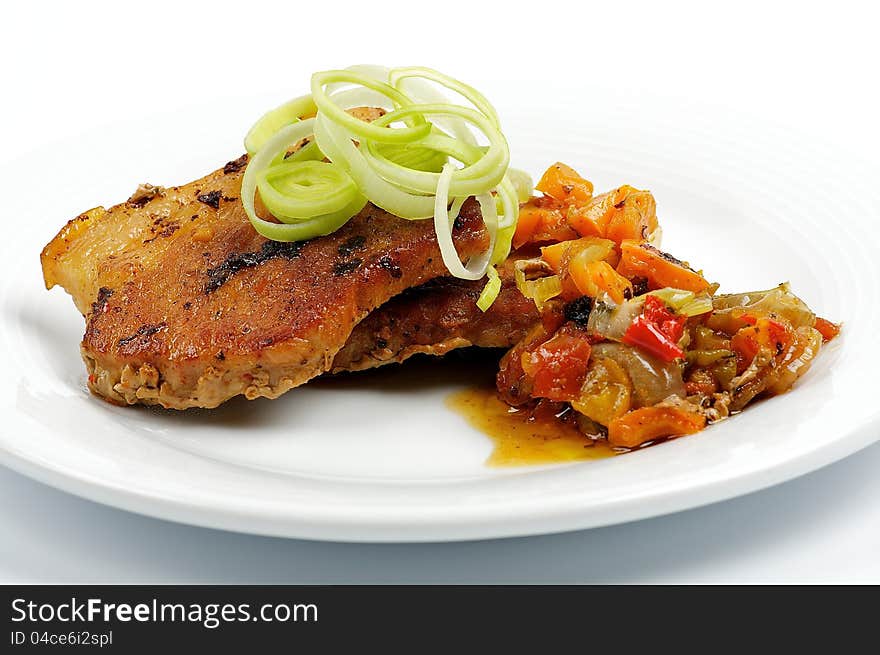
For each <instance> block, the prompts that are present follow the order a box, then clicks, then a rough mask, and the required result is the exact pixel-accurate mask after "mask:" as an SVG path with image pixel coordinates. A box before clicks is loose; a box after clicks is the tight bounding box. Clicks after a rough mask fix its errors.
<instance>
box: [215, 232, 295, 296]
mask: <svg viewBox="0 0 880 655" xmlns="http://www.w3.org/2000/svg"><path fill="white" fill-rule="evenodd" d="M306 243H307V242H306V241H292V242H286V241H266V242H265V243H264V244H263V245H262V247H261V248H260V250H259V251H257V252H242V253H235V254H231V255H229V256H228V257H227V258H226V259H225V260H224V261H223V263H222V264H220V265H219V266H215V267H213V268H209V269H208V272H207V275H208V282H207V284H205V293H206V294H207V293H212V292H214V291H216V290H217V289H219V288H220V287H222V286H223V285H224V284H226V282H227V281H228V280H229V278H231V277H232V276H233V275H235V274H236V273H238V272H239V271H241V270H244V269H246V268H253V267H254V266H259V265H260V264H262V263H263V262H267V261H269V260H270V259H275V258H276V257H283V258H284V259H296V258H297V257H299V255H300V252H301V251H302V248H303V246H304V245H305V244H306Z"/></svg>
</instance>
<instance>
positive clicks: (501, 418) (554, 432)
mask: <svg viewBox="0 0 880 655" xmlns="http://www.w3.org/2000/svg"><path fill="white" fill-rule="evenodd" d="M447 405H448V406H449V407H450V408H451V409H452V410H454V411H456V412H458V413H459V414H461V415H462V416H463V417H464V418H465V419H467V421H468V423H470V424H471V425H472V426H473V427H475V428H476V429H478V430H480V431H481V432H483V433H485V434H486V435H488V436H489V437H490V438H491V439H492V442H493V443H494V444H495V448H494V450H493V451H492V454H491V455H490V456H489V459H488V460H487V461H486V463H487V464H488V465H489V466H527V465H538V464H557V463H562V462H574V461H582V460H592V459H603V458H605V457H611V456H612V455H616V454H617V451H615V450H614V449H613V448H612V447H611V446H609V445H608V443H607V442H605V441H594V440H593V439H590V438H589V437H587V436H585V435H584V434H583V433H582V432H581V431H580V430H578V429H577V427H576V426H575V425H573V424H572V423H570V422H568V421H562V420H559V419H558V418H556V417H555V416H552V415H550V416H548V417H535V416H532V414H531V412H529V411H527V410H517V409H514V408H512V407H510V406H509V405H508V404H507V403H505V402H504V401H502V400H501V399H500V398H498V395H497V393H496V391H495V389H494V387H474V388H470V389H465V390H463V391H458V392H456V393H454V394H452V395H451V396H450V397H449V398H448V400H447Z"/></svg>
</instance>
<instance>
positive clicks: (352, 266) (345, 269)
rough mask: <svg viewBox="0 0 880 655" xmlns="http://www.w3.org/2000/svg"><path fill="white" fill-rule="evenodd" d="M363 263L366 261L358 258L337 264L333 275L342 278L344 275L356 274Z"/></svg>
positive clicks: (334, 266)
mask: <svg viewBox="0 0 880 655" xmlns="http://www.w3.org/2000/svg"><path fill="white" fill-rule="evenodd" d="M363 263H364V260H363V259H360V258H358V257H355V258H354V259H349V260H347V261H344V262H336V264H334V265H333V275H335V276H336V277H341V276H343V275H348V274H349V273H354V272H355V271H356V270H357V269H358V268H360V265H361V264H363Z"/></svg>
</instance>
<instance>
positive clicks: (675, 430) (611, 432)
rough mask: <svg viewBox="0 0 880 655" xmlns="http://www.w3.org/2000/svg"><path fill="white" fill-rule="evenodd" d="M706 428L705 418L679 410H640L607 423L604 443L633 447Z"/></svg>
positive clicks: (647, 408) (651, 408)
mask: <svg viewBox="0 0 880 655" xmlns="http://www.w3.org/2000/svg"><path fill="white" fill-rule="evenodd" d="M704 427H706V417H705V416H703V415H702V414H699V413H697V412H690V411H688V410H686V409H682V408H679V407H642V408H640V409H635V410H633V411H631V412H628V413H627V414H624V415H623V416H621V417H619V418H616V419H614V420H613V421H611V424H610V425H609V426H608V442H609V443H610V444H611V445H612V446H620V447H623V448H636V447H638V446H641V445H642V444H643V443H645V442H647V441H653V440H654V439H659V438H661V437H681V436H684V435H686V434H694V433H695V432H699V431H700V430H702V429H703V428H704Z"/></svg>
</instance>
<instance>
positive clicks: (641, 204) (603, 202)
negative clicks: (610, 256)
mask: <svg viewBox="0 0 880 655" xmlns="http://www.w3.org/2000/svg"><path fill="white" fill-rule="evenodd" d="M568 222H569V223H570V224H571V226H572V227H573V228H574V229H575V231H576V232H577V233H578V234H580V235H582V236H590V235H593V234H598V235H599V236H602V237H605V238H607V239H611V240H612V241H614V242H615V243H618V244H619V243H620V242H622V241H624V240H625V239H635V240H636V241H642V240H644V239H645V238H647V237H648V235H650V234H651V233H652V232H653V231H654V230H656V229H657V225H658V223H657V204H656V202H655V201H654V196H653V195H651V192H650V191H642V190H639V189H636V188H634V187H631V186H629V185H628V184H625V185H623V186H622V187H619V188H617V189H615V190H614V191H609V192H608V193H603V194H602V195H599V196H596V197H595V198H593V200H592V201H591V202H590V204H589V205H587V206H586V207H584V208H582V209H578V210H576V211H572V212H570V213H569V216H568Z"/></svg>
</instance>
